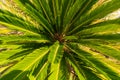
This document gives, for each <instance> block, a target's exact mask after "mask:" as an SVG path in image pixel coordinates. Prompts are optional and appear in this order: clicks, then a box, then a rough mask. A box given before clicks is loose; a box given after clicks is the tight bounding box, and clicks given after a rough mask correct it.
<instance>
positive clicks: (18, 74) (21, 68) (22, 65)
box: [1, 48, 49, 80]
mask: <svg viewBox="0 0 120 80" xmlns="http://www.w3.org/2000/svg"><path fill="white" fill-rule="evenodd" d="M48 51H49V49H48V48H40V49H37V50H35V51H34V52H33V53H30V54H29V55H27V56H26V58H24V59H23V60H22V61H20V62H19V63H18V64H16V65H15V66H14V67H12V68H10V70H8V71H7V72H6V74H4V75H3V76H2V78H1V80H7V79H10V78H12V79H13V80H16V79H18V80H19V79H24V78H25V79H26V77H27V73H28V72H29V70H30V69H31V67H32V66H33V65H34V64H35V63H36V62H38V61H39V60H40V59H42V58H43V57H44V56H45V55H46V54H47V53H48ZM40 54H41V55H40ZM28 62H29V63H28ZM11 75H12V76H11ZM23 75H24V76H25V77H24V78H23ZM6 76H7V77H6Z"/></svg>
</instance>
